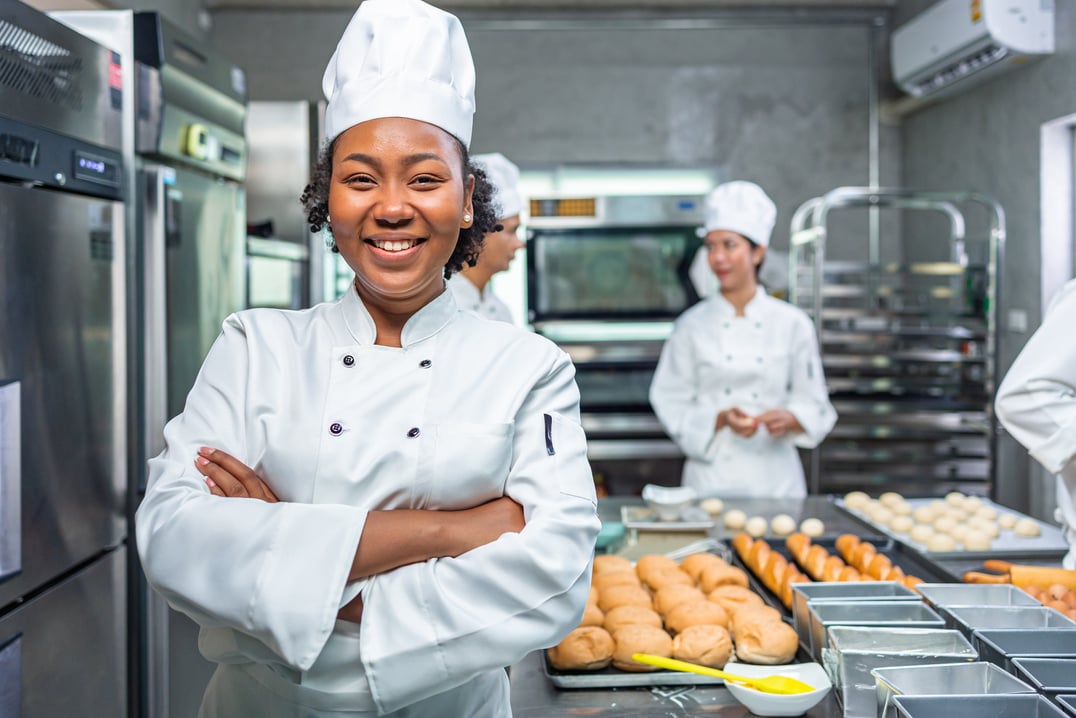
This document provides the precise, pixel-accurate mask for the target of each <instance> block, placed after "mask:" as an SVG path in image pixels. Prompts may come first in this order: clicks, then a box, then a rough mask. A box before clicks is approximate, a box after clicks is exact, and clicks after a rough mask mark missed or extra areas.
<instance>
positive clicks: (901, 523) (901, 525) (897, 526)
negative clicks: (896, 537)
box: [889, 516, 915, 534]
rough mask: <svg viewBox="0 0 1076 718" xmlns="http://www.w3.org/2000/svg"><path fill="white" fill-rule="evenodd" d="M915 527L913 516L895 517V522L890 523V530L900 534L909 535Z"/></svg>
mask: <svg viewBox="0 0 1076 718" xmlns="http://www.w3.org/2000/svg"><path fill="white" fill-rule="evenodd" d="M913 526H915V521H913V520H912V517H911V516H894V517H893V520H892V521H890V522H889V528H891V529H893V530H894V531H896V532H897V533H899V534H906V533H908V532H909V531H911V530H912V527H913Z"/></svg>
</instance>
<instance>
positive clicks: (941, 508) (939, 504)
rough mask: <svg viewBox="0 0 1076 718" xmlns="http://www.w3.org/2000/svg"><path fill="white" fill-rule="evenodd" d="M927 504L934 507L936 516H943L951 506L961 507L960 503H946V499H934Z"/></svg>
mask: <svg viewBox="0 0 1076 718" xmlns="http://www.w3.org/2000/svg"><path fill="white" fill-rule="evenodd" d="M927 506H929V507H930V508H932V509H933V510H934V516H935V517H937V516H941V515H942V514H943V513H945V512H946V511H947V510H948V509H949V507H950V506H957V507H959V506H960V504H949V503H946V502H945V501H943V500H941V499H934V500H933V501H931V502H930V503H929V504H927Z"/></svg>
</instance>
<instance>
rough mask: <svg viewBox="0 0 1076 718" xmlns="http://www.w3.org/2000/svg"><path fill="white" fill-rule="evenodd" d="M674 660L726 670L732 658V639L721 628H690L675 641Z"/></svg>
mask: <svg viewBox="0 0 1076 718" xmlns="http://www.w3.org/2000/svg"><path fill="white" fill-rule="evenodd" d="M672 654H673V658H677V659H679V660H681V661H688V662H689V663H698V664H700V665H703V666H710V667H711V668H724V667H725V664H726V663H728V660H729V658H731V657H732V638H731V637H730V636H729V632H728V631H727V630H725V629H724V628H723V627H721V626H710V625H701V626H688V627H687V628H685V629H684V630H683V631H681V632H680V633H678V634H677V636H676V638H674V639H673V650H672Z"/></svg>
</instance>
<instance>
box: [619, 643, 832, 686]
mask: <svg viewBox="0 0 1076 718" xmlns="http://www.w3.org/2000/svg"><path fill="white" fill-rule="evenodd" d="M631 658H632V660H633V661H638V662H639V663H645V664H647V665H648V666H657V667H658V668H664V669H666V670H670V671H684V672H687V673H698V674H701V675H704V676H713V677H714V678H724V679H725V680H726V681H732V682H733V683H739V684H740V685H744V686H747V687H748V688H754V689H755V690H756V691H762V692H763V693H780V694H783V695H791V694H795V693H810V692H811V691H813V690H814V689H815V687H814V686H811V685H808V684H806V683H804V682H803V681H801V680H797V679H796V678H790V677H789V676H765V677H763V678H748V677H746V676H734V675H732V674H731V673H725V672H724V671H719V670H717V669H716V668H710V667H709V666H700V665H698V664H697V663H688V662H687V661H678V660H676V659H675V658H665V657H664V656H652V655H650V654H649V653H633V654H632V656H631Z"/></svg>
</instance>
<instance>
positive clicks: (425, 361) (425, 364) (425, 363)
mask: <svg viewBox="0 0 1076 718" xmlns="http://www.w3.org/2000/svg"><path fill="white" fill-rule="evenodd" d="M418 365H419V366H420V367H422V368H423V369H429V368H430V367H431V366H433V362H432V361H430V360H429V359H423V360H422V361H420V362H419V363H418Z"/></svg>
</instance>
